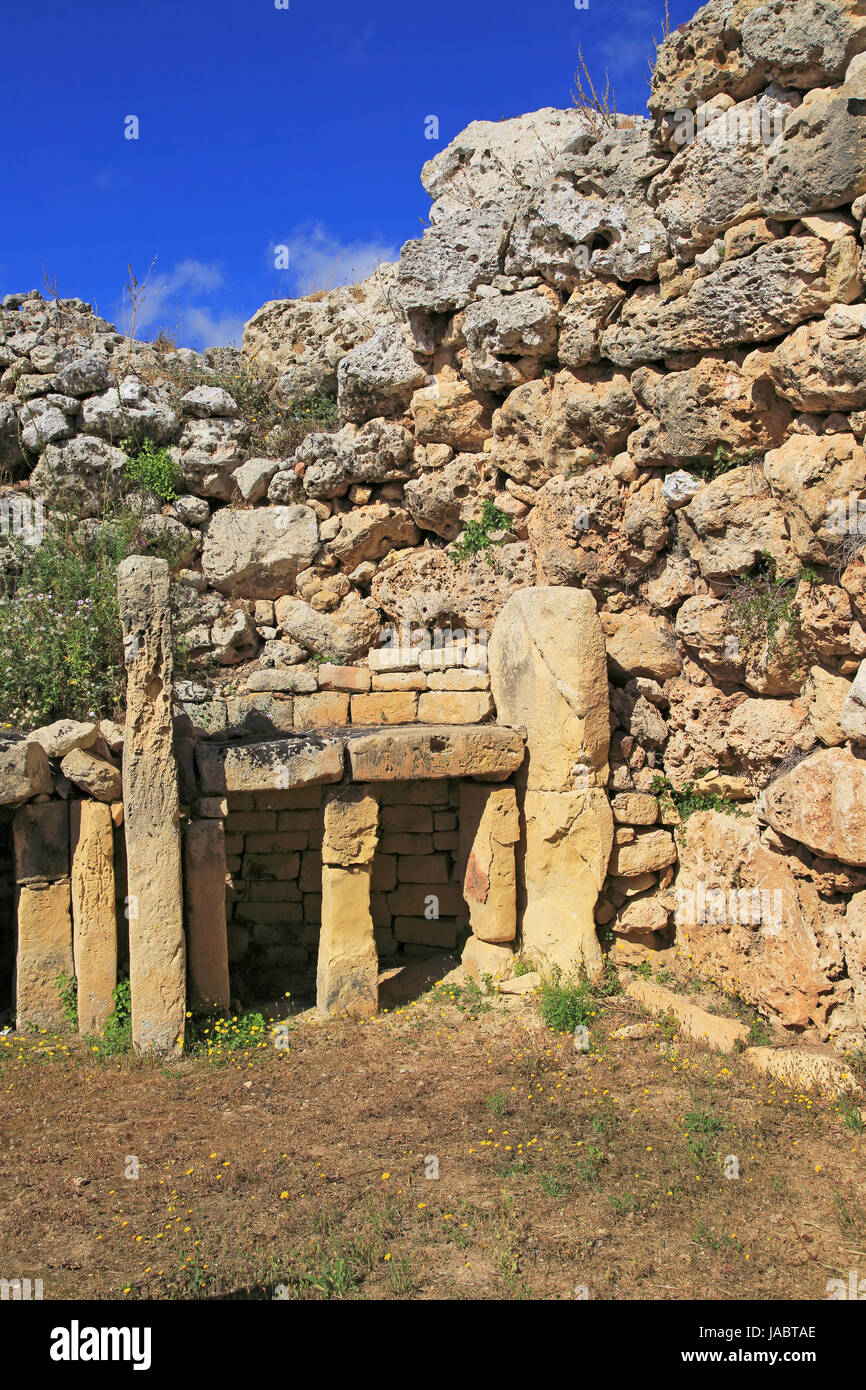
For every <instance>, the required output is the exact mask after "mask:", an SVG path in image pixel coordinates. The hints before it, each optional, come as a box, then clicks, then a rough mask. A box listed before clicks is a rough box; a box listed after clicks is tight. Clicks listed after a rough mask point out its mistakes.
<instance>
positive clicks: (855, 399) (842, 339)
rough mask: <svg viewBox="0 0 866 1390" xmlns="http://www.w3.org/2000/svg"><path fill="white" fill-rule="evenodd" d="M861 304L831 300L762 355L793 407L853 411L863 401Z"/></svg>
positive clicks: (865, 359) (865, 353)
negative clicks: (812, 318) (819, 317)
mask: <svg viewBox="0 0 866 1390" xmlns="http://www.w3.org/2000/svg"><path fill="white" fill-rule="evenodd" d="M864 309H866V306H864V305H852V306H850V308H849V306H847V305H842V304H840V305H834V307H833V308H832V309H828V310H827V312H826V314H825V315H824V319H823V320H818V321H816V322H812V323H804V324H802V325H801V327H800V328H796V329H795V330H794V332H793V333H789V335H788V337H787V338H783V340H782V342H781V343H780V344H779V346H778V347H777V348H776V350H775V352H774V353H772V354H771V356H770V357H769V358H768V360H767V368H768V370H769V372H770V375H771V377H772V380H773V384H774V386H775V388H776V391H777V392H778V394H779V395H780V396H783V397H784V398H785V400H786V401H790V402H791V404H792V405H793V406H795V407H796V409H797V410H808V411H832V410H859V409H860V408H861V407H862V406H864V405H866V333H864V329H866V323H864V320H863V317H862V315H863V312H864ZM855 310H859V312H858V313H857V314H856V318H855V312H854V311H855ZM776 442H777V443H779V442H781V441H776Z"/></svg>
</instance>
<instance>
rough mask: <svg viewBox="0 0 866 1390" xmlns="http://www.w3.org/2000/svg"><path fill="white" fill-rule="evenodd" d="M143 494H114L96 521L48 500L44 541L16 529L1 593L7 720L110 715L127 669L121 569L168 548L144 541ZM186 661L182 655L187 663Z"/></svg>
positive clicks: (0, 650) (0, 673)
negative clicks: (132, 558) (134, 558)
mask: <svg viewBox="0 0 866 1390" xmlns="http://www.w3.org/2000/svg"><path fill="white" fill-rule="evenodd" d="M144 506H145V504H144V501H143V499H142V498H141V497H139V498H138V499H133V500H129V499H126V500H121V501H119V502H108V501H106V503H105V506H104V508H103V513H102V516H101V517H100V518H98V519H97V520H91V521H87V522H85V523H82V522H81V521H80V520H79V519H78V518H77V517H74V516H70V515H68V514H64V513H62V512H60V511H59V510H58V511H55V510H54V509H53V507H52V505H51V503H50V501H49V502H48V503H47V504H46V508H45V511H46V517H45V528H44V534H43V536H42V538H41V540H40V541H39V543H38V544H35V545H34V544H26V543H25V542H24V541H22V540H21V539H20V538H18V537H10V538H8V541H7V546H8V548H7V550H6V575H5V590H6V592H5V596H4V597H2V598H0V723H4V724H7V725H15V726H23V727H25V728H34V727H36V726H38V725H40V724H48V723H51V722H52V721H53V720H55V719H60V718H70V719H102V718H111V717H113V716H115V715H117V714H119V713H120V711H121V710H122V708H123V703H124V694H125V685H126V675H125V664H124V657H123V639H122V636H121V630H120V617H119V614H118V609H117V567H118V565H119V564H120V562H121V561H122V560H124V559H126V557H127V556H128V555H135V554H140V553H143V552H144V551H145V550H146V552H147V553H149V554H153V553H159V554H162V555H164V556H165V558H167V559H168V560H169V562H170V563H172V562H173V559H174V558H175V557H174V556H173V555H172V553H171V549H170V548H167V547H166V545H165V544H163V545H162V546H161V547H160V546H158V545H157V544H154V543H150V544H148V545H146V546H145V545H144V544H143V543H142V541H141V539H140V535H139V532H140V526H141V522H142V520H143V517H144ZM180 664H181V665H182V661H181V663H180Z"/></svg>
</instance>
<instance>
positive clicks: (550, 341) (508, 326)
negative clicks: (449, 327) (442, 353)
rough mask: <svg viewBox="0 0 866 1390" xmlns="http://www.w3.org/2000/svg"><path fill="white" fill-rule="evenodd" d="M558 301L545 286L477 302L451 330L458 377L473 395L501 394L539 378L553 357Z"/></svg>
mask: <svg viewBox="0 0 866 1390" xmlns="http://www.w3.org/2000/svg"><path fill="white" fill-rule="evenodd" d="M558 313H559V297H558V295H556V294H555V293H554V291H553V290H552V289H550V288H549V287H548V286H547V285H542V286H540V287H539V288H538V289H535V290H521V291H518V293H517V294H499V295H495V296H491V297H490V298H487V297H485V298H484V299H477V300H475V302H474V303H473V304H470V305H469V306H468V307H467V308H466V309H465V311H464V312H463V314H462V315H461V316H460V318H459V319H458V322H457V324H456V325H455V327H456V328H457V329H458V331H460V332H462V334H463V337H464V338H465V340H466V351H465V352H464V353H462V354H460V364H461V369H462V372H463V375H464V376H465V377H466V380H467V381H468V382H469V384H470V386H472V387H474V389H475V390H477V391H507V390H510V389H511V388H512V387H514V386H520V385H521V384H522V383H523V382H525V381H531V380H532V379H533V378H534V377H537V376H540V375H541V370H542V366H543V364H544V363H545V362H548V361H550V360H551V359H552V358H553V357H554V355H555V353H556V340H557V330H558Z"/></svg>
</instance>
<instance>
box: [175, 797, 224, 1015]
mask: <svg viewBox="0 0 866 1390" xmlns="http://www.w3.org/2000/svg"><path fill="white" fill-rule="evenodd" d="M183 867H184V901H185V904H186V924H187V949H188V951H189V996H190V1003H191V1005H192V1006H193V1007H194V1008H198V1009H202V1010H215V1009H227V1008H228V1007H229V964H228V936H227V932H226V907H225V888H226V851H225V835H224V832H223V826H222V822H221V821H218V820H199V821H192V822H191V823H190V824H189V825H188V826H187V827H186V833H185V835H184V839H183Z"/></svg>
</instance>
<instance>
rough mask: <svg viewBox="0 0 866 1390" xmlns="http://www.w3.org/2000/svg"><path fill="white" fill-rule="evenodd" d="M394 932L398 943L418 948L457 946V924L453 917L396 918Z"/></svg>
mask: <svg viewBox="0 0 866 1390" xmlns="http://www.w3.org/2000/svg"><path fill="white" fill-rule="evenodd" d="M393 930H394V935H395V937H396V938H397V940H398V941H403V942H412V943H413V944H415V945H416V946H444V947H452V946H456V945H457V922H456V920H455V919H454V918H453V917H438V918H430V919H428V918H427V917H395V918H394V926H393Z"/></svg>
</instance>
